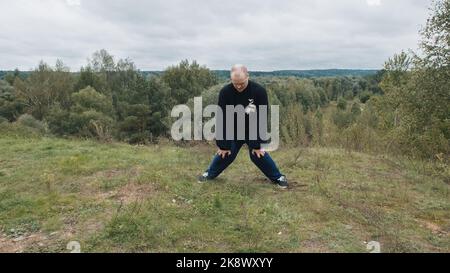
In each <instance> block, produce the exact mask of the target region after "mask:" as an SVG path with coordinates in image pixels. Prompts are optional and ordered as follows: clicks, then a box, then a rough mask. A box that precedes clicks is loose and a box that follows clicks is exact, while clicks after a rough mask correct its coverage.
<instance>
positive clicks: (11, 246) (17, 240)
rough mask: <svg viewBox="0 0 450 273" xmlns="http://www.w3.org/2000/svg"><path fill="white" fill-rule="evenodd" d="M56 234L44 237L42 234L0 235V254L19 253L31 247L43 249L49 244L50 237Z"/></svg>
mask: <svg viewBox="0 0 450 273" xmlns="http://www.w3.org/2000/svg"><path fill="white" fill-rule="evenodd" d="M57 235H58V233H50V234H49V235H46V234H44V233H42V232H38V233H32V234H28V235H21V236H18V237H10V236H7V235H6V234H0V253H21V252H24V251H26V250H27V249H29V248H31V247H34V248H36V247H44V246H45V245H47V244H49V242H50V239H52V238H51V237H55V236H57Z"/></svg>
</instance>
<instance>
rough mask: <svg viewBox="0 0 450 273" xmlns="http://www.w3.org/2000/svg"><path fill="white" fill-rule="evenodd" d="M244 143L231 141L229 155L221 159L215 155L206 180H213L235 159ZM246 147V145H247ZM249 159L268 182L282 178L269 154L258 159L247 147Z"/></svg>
mask: <svg viewBox="0 0 450 273" xmlns="http://www.w3.org/2000/svg"><path fill="white" fill-rule="evenodd" d="M245 143H246V142H245V141H233V143H232V145H231V155H227V156H225V158H222V157H221V156H219V155H217V154H216V155H215V156H214V159H213V161H212V162H211V165H210V166H209V168H208V170H207V172H208V178H209V179H214V178H216V177H217V176H219V175H220V174H221V173H222V172H223V171H224V170H225V169H226V168H227V167H228V166H229V165H230V164H231V163H232V162H233V161H234V160H235V159H236V156H237V155H238V153H239V150H240V149H241V148H242V145H244V144H245ZM247 146H248V144H247ZM249 154H250V159H251V160H252V162H253V163H254V164H255V165H256V166H257V167H258V168H259V169H260V170H261V171H262V172H263V173H264V175H265V176H267V177H268V178H269V179H270V180H272V181H275V180H277V179H278V178H280V177H281V176H282V174H281V173H280V171H279V170H278V167H277V165H276V164H275V162H274V161H273V160H272V158H271V157H270V155H269V153H267V152H266V153H265V154H264V156H263V157H261V158H258V157H257V156H256V155H254V154H252V149H251V148H250V147H249Z"/></svg>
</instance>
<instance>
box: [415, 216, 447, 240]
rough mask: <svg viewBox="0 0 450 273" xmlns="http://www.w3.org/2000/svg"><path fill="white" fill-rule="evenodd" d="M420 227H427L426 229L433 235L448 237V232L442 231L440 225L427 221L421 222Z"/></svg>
mask: <svg viewBox="0 0 450 273" xmlns="http://www.w3.org/2000/svg"><path fill="white" fill-rule="evenodd" d="M419 222H420V226H421V227H425V228H426V229H428V230H430V231H431V232H432V233H433V234H436V235H441V236H448V235H449V234H448V231H446V230H444V229H442V228H441V227H440V226H439V225H437V224H435V223H433V222H430V221H426V220H420V221H419Z"/></svg>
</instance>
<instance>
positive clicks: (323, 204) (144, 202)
mask: <svg viewBox="0 0 450 273" xmlns="http://www.w3.org/2000/svg"><path fill="white" fill-rule="evenodd" d="M0 147H1V149H0V252H21V251H25V252H27V251H39V252H49V251H51V252H53V251H57V252H68V250H67V249H66V245H67V243H68V242H69V241H73V240H75V241H79V242H80V244H81V251H85V252H91V251H94V252H97V251H107V252H117V251H125V252H130V251H132V252H161V251H169V252H179V251H181V252H183V251H185V252H190V251H193V252H205V251H206V252H207V251H219V252H228V251H238V252H254V251H263V252H264V251H275V252H366V251H367V250H366V243H365V242H368V241H372V240H375V241H378V242H380V244H381V251H382V252H419V251H424V252H449V251H450V240H449V234H448V232H449V228H450V215H449V213H450V201H449V200H450V199H449V194H448V192H449V185H448V184H447V183H448V182H447V183H446V179H447V178H445V177H441V176H439V175H436V172H434V170H437V169H438V168H442V166H437V165H431V164H427V163H423V162H417V161H409V160H406V159H404V160H398V159H393V158H389V157H384V156H383V157H382V156H372V155H367V154H360V153H349V152H345V151H343V150H338V149H326V148H308V149H302V148H297V149H286V150H280V151H277V152H274V153H273V154H272V155H273V157H274V158H275V160H277V162H278V163H279V165H280V167H281V169H282V170H283V171H284V172H285V173H286V174H287V175H288V177H289V178H290V179H291V181H292V183H291V185H292V187H291V189H290V190H287V191H283V190H279V189H277V188H276V187H274V186H273V185H271V184H270V183H268V181H266V180H265V179H264V178H263V177H262V176H261V175H260V174H259V172H258V171H257V169H256V167H254V166H253V165H252V163H251V162H250V160H249V159H248V154H247V151H245V149H243V150H242V151H241V154H240V155H239V157H238V159H237V162H235V163H234V164H233V165H232V166H231V167H230V168H229V169H228V170H227V171H226V172H225V173H224V175H223V176H221V178H220V179H218V180H217V181H216V182H214V183H211V184H206V185H201V184H198V183H197V182H196V179H195V177H196V176H197V175H198V174H199V173H201V171H203V170H204V169H205V168H206V166H207V164H208V163H209V160H210V159H211V156H212V153H213V152H214V149H215V148H214V147H213V146H207V145H199V146H194V147H177V146H175V145H173V144H169V143H167V144H160V145H152V146H130V145H126V144H117V143H113V144H100V143H97V142H93V141H79V140H63V139H55V138H39V137H38V138H24V137H14V136H1V137H0ZM444 167H448V166H444Z"/></svg>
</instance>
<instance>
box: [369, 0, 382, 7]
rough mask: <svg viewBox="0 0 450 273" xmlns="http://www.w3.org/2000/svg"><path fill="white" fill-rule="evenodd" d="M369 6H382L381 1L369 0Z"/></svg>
mask: <svg viewBox="0 0 450 273" xmlns="http://www.w3.org/2000/svg"><path fill="white" fill-rule="evenodd" d="M367 5H369V6H380V5H381V0H367Z"/></svg>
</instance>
